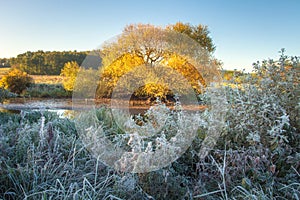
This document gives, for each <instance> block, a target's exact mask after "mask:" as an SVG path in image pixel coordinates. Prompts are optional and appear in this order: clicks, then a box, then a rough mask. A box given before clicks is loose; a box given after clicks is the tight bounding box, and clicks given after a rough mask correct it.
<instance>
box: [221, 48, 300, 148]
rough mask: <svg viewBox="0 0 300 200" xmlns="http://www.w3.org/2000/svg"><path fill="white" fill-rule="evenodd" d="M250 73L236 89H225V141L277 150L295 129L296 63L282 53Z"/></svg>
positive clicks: (257, 64) (297, 82)
mask: <svg viewBox="0 0 300 200" xmlns="http://www.w3.org/2000/svg"><path fill="white" fill-rule="evenodd" d="M254 69H255V74H244V77H242V78H243V79H244V81H245V82H242V84H240V86H241V87H239V89H238V88H230V87H227V94H226V95H227V99H228V101H229V103H230V105H231V106H230V109H229V112H228V118H227V123H228V135H227V138H228V140H229V141H231V142H233V144H235V145H236V146H240V145H245V144H248V145H263V146H265V147H269V148H271V149H273V150H274V149H280V147H282V145H284V144H287V143H289V142H290V141H289V140H288V135H289V134H295V133H296V132H297V126H299V124H297V123H299V122H297V119H299V109H297V105H298V104H299V62H298V59H297V58H291V59H289V58H288V57H287V56H284V54H283V52H282V55H281V57H280V59H279V61H274V60H268V61H263V62H262V63H260V62H257V63H255V64H254ZM241 88H242V89H241ZM297 94H298V95H297ZM298 128H299V127H298Z"/></svg>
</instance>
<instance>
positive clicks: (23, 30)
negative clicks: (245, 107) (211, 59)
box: [0, 0, 300, 69]
mask: <svg viewBox="0 0 300 200" xmlns="http://www.w3.org/2000/svg"><path fill="white" fill-rule="evenodd" d="M0 20H1V23H0V24H1V26H0V27H1V28H0V57H1V58H3V57H12V56H16V55H18V54H20V53H24V52H26V51H36V50H45V51H46V50H50V51H51V50H59V51H60V50H78V51H81V50H91V49H95V48H96V47H98V46H99V45H100V44H101V43H102V42H104V41H105V40H108V39H110V38H112V37H113V36H116V35H118V34H120V33H121V32H122V29H123V28H124V26H125V25H127V24H130V23H151V24H154V25H162V26H165V25H168V24H173V23H175V22H177V21H181V22H188V23H191V24H193V25H197V24H203V25H207V26H208V27H209V30H210V32H211V37H212V38H213V41H214V43H215V44H216V46H217V49H216V51H215V53H214V55H215V57H216V58H218V59H220V60H221V61H222V62H223V63H224V68H226V69H234V68H236V69H241V68H246V69H249V68H251V66H252V63H253V62H255V61H257V60H262V59H267V58H274V59H276V58H278V51H279V50H280V49H281V48H286V51H287V54H288V55H297V56H299V55H300V1H299V0H205V1H204V0H190V1H189V0H181V1H179V0H147V1H144V0H119V1H118V0H106V1H101V0H98V1H97V0H95V1H91V0H19V1H17V0H0Z"/></svg>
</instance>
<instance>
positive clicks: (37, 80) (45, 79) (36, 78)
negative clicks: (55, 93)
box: [30, 75, 63, 84]
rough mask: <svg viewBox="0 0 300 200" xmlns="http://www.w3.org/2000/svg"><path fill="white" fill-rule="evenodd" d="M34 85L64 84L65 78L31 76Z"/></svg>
mask: <svg viewBox="0 0 300 200" xmlns="http://www.w3.org/2000/svg"><path fill="white" fill-rule="evenodd" d="M30 76H31V77H32V78H33V80H34V83H37V84H39V83H44V84H60V83H62V80H63V78H62V77H61V76H57V75H54V76H48V75H30Z"/></svg>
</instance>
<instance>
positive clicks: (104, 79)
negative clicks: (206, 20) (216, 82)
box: [97, 24, 213, 97]
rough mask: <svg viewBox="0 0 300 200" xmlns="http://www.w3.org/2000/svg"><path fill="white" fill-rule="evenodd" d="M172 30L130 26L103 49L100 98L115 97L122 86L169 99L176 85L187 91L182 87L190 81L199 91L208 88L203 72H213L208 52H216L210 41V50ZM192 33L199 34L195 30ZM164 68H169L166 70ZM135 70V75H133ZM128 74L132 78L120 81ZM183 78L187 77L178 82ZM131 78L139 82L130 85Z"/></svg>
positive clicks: (147, 26) (138, 25) (151, 95)
mask: <svg viewBox="0 0 300 200" xmlns="http://www.w3.org/2000/svg"><path fill="white" fill-rule="evenodd" d="M170 27H171V26H170ZM170 27H167V28H162V27H156V26H153V25H149V24H146V25H145V24H137V25H129V26H126V27H125V29H124V31H123V33H122V34H121V35H120V36H119V37H118V38H117V39H116V40H115V41H114V42H112V43H108V44H105V45H104V46H103V48H102V49H101V54H102V59H103V60H102V61H103V62H102V63H103V65H104V67H103V68H102V70H101V79H100V85H99V87H98V90H97V91H98V92H97V94H98V96H99V97H101V96H111V94H112V92H113V90H114V88H115V87H116V85H118V84H121V85H122V86H123V89H125V87H137V86H138V89H137V88H136V90H135V91H134V94H135V95H137V96H139V95H145V96H149V97H155V96H159V97H166V96H167V95H168V94H172V91H171V90H172V89H171V88H170V87H173V88H175V86H176V87H177V88H179V90H180V91H184V87H186V86H187V85H186V84H182V83H183V81H187V82H188V83H189V84H190V85H191V86H192V88H194V90H195V91H197V92H200V90H201V86H200V85H202V86H205V85H206V83H205V80H204V79H203V77H202V74H201V73H202V72H203V74H205V73H206V74H209V73H210V72H209V70H210V69H209V67H206V66H207V65H209V64H210V63H211V54H210V52H209V51H207V49H212V47H213V45H212V42H211V40H210V42H211V43H209V42H207V44H209V45H208V46H207V47H202V46H201V44H199V42H198V41H197V40H195V39H194V38H190V37H189V35H188V34H187V36H186V35H185V34H184V33H182V34H180V33H178V32H176V31H175V29H176V28H173V29H174V30H173V29H172V30H171V28H170ZM205 30H206V29H205ZM192 33H193V35H194V36H195V35H197V32H196V31H195V30H194V29H193V32H192ZM208 33H209V32H201V33H199V34H200V35H201V34H206V38H210V37H209V36H208V35H207V34H208ZM184 35H185V36H184ZM199 38H200V36H199ZM195 59H196V60H195ZM139 66H143V67H142V68H141V70H138V69H136V70H135V68H137V67H139ZM161 66H165V67H166V70H165V69H163V68H162V67H161ZM144 67H145V68H144ZM132 71H133V72H134V73H130V72H132ZM128 73H130V77H129V76H127V78H126V79H124V78H123V79H122V81H120V79H121V77H123V76H124V75H126V74H128ZM146 73H147V74H148V76H147V77H146V76H145V74H146ZM157 76H158V77H157ZM164 77H168V78H167V79H166V78H164ZM179 77H182V78H183V77H184V78H183V79H182V81H178V78H179ZM129 78H131V79H132V80H136V81H133V82H130V83H129V82H128V79H129ZM142 78H143V81H142V80H141V79H142ZM161 79H165V81H163V80H161ZM137 80H139V81H137ZM166 80H167V81H166ZM126 81H127V82H126ZM166 82H168V83H166ZM140 84H143V86H141V85H140ZM119 89H120V87H119ZM127 89H129V88H127ZM127 89H125V90H127ZM129 90H130V89H129ZM129 90H128V91H129Z"/></svg>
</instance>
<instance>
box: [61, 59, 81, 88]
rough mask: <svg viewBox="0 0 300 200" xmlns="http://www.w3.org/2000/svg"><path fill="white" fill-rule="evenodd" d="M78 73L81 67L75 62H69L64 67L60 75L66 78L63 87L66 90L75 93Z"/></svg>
mask: <svg viewBox="0 0 300 200" xmlns="http://www.w3.org/2000/svg"><path fill="white" fill-rule="evenodd" d="M78 71H79V65H78V63H77V62H75V61H72V62H67V63H66V64H65V65H64V68H63V69H62V70H61V73H60V75H61V76H63V77H64V79H63V87H64V88H65V90H67V91H73V89H74V84H75V80H76V76H77V74H78Z"/></svg>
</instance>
